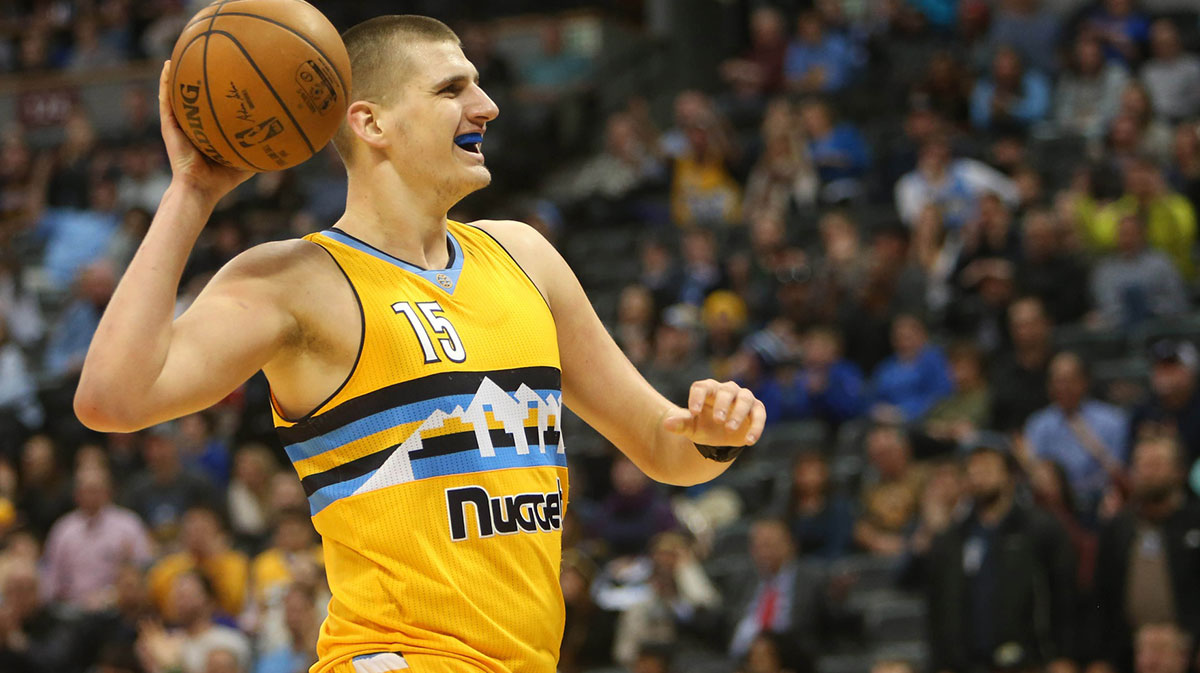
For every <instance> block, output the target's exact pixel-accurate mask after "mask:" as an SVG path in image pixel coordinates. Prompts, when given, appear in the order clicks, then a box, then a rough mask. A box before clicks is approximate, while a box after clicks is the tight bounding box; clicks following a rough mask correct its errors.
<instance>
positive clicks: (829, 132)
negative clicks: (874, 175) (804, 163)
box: [800, 100, 871, 203]
mask: <svg viewBox="0 0 1200 673" xmlns="http://www.w3.org/2000/svg"><path fill="white" fill-rule="evenodd" d="M800 123H801V125H802V126H803V127H804V133H805V134H806V135H807V136H808V155H809V157H810V158H811V160H812V163H813V166H814V167H815V168H816V170H817V177H818V178H819V180H820V183H821V191H820V199H821V201H822V202H824V203H840V202H843V201H852V200H855V199H857V198H859V197H860V196H862V193H863V189H864V184H863V180H864V179H865V178H866V173H867V169H869V168H870V161H871V157H870V152H869V150H868V149H867V143H866V140H865V139H863V137H862V134H861V133H860V132H859V131H858V129H856V128H855V127H854V126H853V125H852V124H850V123H848V122H838V121H837V120H836V119H835V118H834V116H833V111H832V110H831V109H830V107H829V104H828V103H825V102H823V101H819V100H814V101H809V102H807V103H804V104H802V105H801V106H800Z"/></svg>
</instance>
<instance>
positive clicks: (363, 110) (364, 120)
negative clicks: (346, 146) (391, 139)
mask: <svg viewBox="0 0 1200 673" xmlns="http://www.w3.org/2000/svg"><path fill="white" fill-rule="evenodd" d="M379 122H380V119H379V106H377V105H375V104H374V103H371V102H368V101H365V100H356V101H354V102H353V103H351V104H350V105H349V107H347V108H346V124H348V125H349V126H350V130H351V131H353V132H354V135H356V136H358V137H359V139H361V140H362V141H363V142H364V143H366V144H367V145H370V146H371V147H374V148H376V149H381V148H383V147H385V146H386V145H387V144H388V141H387V138H385V137H384V134H383V128H382V126H380V123H379Z"/></svg>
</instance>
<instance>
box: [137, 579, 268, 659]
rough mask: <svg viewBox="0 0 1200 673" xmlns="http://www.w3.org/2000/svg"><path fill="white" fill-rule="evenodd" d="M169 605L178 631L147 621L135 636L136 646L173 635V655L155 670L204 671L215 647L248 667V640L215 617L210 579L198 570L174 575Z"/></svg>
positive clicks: (215, 603) (147, 646) (213, 594)
mask: <svg viewBox="0 0 1200 673" xmlns="http://www.w3.org/2000/svg"><path fill="white" fill-rule="evenodd" d="M170 592H171V593H170V608H169V609H168V610H167V613H168V614H170V615H173V621H174V623H175V624H176V625H177V626H178V627H179V633H178V634H167V633H163V632H162V631H161V627H155V626H153V625H147V626H145V627H143V631H142V634H141V636H140V637H139V642H138V645H139V647H146V648H147V649H160V650H161V649H170V648H155V647H153V646H152V645H149V644H148V642H147V641H149V642H151V643H152V642H155V641H162V640H165V639H174V640H175V643H176V644H175V647H174V651H175V652H177V653H178V654H177V658H176V659H175V660H174V661H170V663H169V664H168V665H165V666H164V665H162V664H161V663H160V668H159V670H163V669H165V670H167V671H169V670H171V669H172V668H178V669H180V670H182V671H183V673H207V671H206V669H207V665H208V662H209V656H210V655H211V653H212V652H214V651H218V650H228V651H230V652H232V653H233V654H234V655H235V657H236V659H237V663H238V666H239V667H240V668H242V669H245V668H247V667H248V665H249V663H250V657H251V649H250V641H249V639H247V638H246V636H245V635H244V634H242V633H241V632H240V631H238V630H237V629H234V628H230V627H228V626H225V625H223V624H219V623H217V622H216V621H215V616H216V610H217V602H216V599H217V596H216V592H215V591H214V590H213V585H212V583H211V582H210V581H209V580H208V579H207V578H205V577H204V576H203V575H201V574H200V573H197V572H194V571H189V572H184V573H181V574H179V575H176V576H175V577H174V578H173V579H172V582H171V586H170Z"/></svg>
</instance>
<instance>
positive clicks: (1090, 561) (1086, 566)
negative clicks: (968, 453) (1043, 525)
mask: <svg viewBox="0 0 1200 673" xmlns="http://www.w3.org/2000/svg"><path fill="white" fill-rule="evenodd" d="M1016 441H1017V443H1018V445H1019V444H1020V441H1021V440H1020V438H1019V437H1018V438H1016ZM1017 455H1018V457H1019V459H1020V453H1018V454H1017ZM1023 459H1024V460H1025V461H1026V464H1024V465H1023V466H1022V468H1023V469H1024V470H1025V471H1026V473H1027V474H1028V475H1029V489H1030V491H1031V492H1032V493H1033V502H1034V504H1035V505H1037V507H1039V508H1040V509H1042V510H1044V511H1046V512H1047V513H1048V514H1050V515H1051V516H1053V517H1054V518H1055V519H1057V520H1058V523H1059V524H1060V525H1062V527H1063V529H1064V530H1066V531H1067V536H1068V537H1069V538H1070V540H1071V548H1072V549H1074V550H1075V559H1076V561H1077V568H1078V572H1077V573H1076V576H1077V577H1078V578H1079V581H1078V583H1077V584H1076V586H1077V587H1078V588H1079V590H1080V591H1081V592H1086V591H1089V590H1090V589H1091V587H1092V580H1093V578H1094V576H1095V571H1096V543H1097V540H1096V532H1095V531H1094V530H1092V529H1091V528H1088V527H1086V526H1084V522H1083V520H1082V519H1081V518H1080V516H1079V508H1078V506H1077V505H1076V504H1075V493H1074V492H1073V491H1072V490H1071V483H1070V482H1069V481H1067V472H1066V470H1064V469H1063V468H1062V465H1059V464H1058V463H1056V462H1054V461H1051V460H1044V459H1032V461H1031V460H1030V458H1029V456H1028V455H1025V456H1024V458H1023ZM1080 597H1081V598H1083V599H1085V600H1086V598H1085V596H1083V595H1082V594H1081V595H1080Z"/></svg>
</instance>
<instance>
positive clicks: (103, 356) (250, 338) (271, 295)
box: [75, 241, 311, 432]
mask: <svg viewBox="0 0 1200 673" xmlns="http://www.w3.org/2000/svg"><path fill="white" fill-rule="evenodd" d="M297 246H310V244H308V243H306V242H299V241H289V242H280V243H272V244H266V245H262V246H257V247H255V248H252V249H251V250H248V251H246V252H244V253H242V254H241V255H239V256H238V257H237V258H235V259H234V260H233V261H231V262H230V263H229V264H227V265H226V266H225V268H223V269H221V271H219V272H218V273H217V274H216V276H214V277H213V279H212V280H211V281H210V282H209V284H208V286H207V287H205V288H204V290H203V291H202V292H201V293H200V295H199V296H198V297H197V299H196V300H195V301H194V302H193V303H192V305H191V306H190V307H189V308H188V309H187V311H185V312H184V313H183V315H181V316H180V317H179V318H178V319H176V320H174V321H173V322H172V323H171V325H170V326H169V328H168V329H167V330H165V333H163V334H158V335H150V334H147V335H145V336H141V335H138V334H137V333H136V332H135V331H134V330H133V329H131V328H130V326H129V325H127V324H114V325H113V326H112V329H111V330H110V333H109V334H107V335H106V334H101V333H100V332H99V331H98V332H97V338H96V339H95V340H94V341H93V344H92V347H91V349H90V350H89V353H88V358H87V362H86V363H85V365H84V371H83V374H82V376H81V379H80V384H79V388H78V390H77V391H76V397H75V411H76V414H77V415H78V416H79V419H80V420H81V421H82V422H83V423H84V424H85V425H88V426H89V427H91V428H93V429H96V430H101V431H110V432H111V431H132V430H137V429H140V428H143V427H147V426H150V425H153V424H155V423H160V422H163V421H166V420H170V419H173V418H178V417H179V416H183V415H186V414H189V413H192V412H194V411H199V410H201V409H205V408H207V407H209V406H211V405H213V404H215V403H217V402H219V401H220V400H221V399H223V398H224V397H225V396H226V395H228V394H229V393H230V392H232V391H233V390H234V389H236V388H237V386H239V385H241V384H242V383H243V382H245V381H246V380H247V379H248V378H250V377H251V376H252V375H254V373H255V372H257V371H258V370H259V369H261V368H263V367H264V366H265V365H267V363H269V362H270V361H271V360H272V359H273V358H275V357H276V356H277V355H278V354H279V353H280V352H281V350H282V349H283V348H284V346H285V345H286V344H287V343H288V341H289V339H293V338H294V334H295V332H296V331H297V329H298V326H297V322H296V319H295V317H294V315H293V313H292V312H291V310H290V307H289V302H288V300H287V294H286V293H287V292H289V291H294V285H292V287H291V288H289V284H294V282H295V276H296V275H297V270H295V269H289V264H294V263H295V261H296V259H297V257H303V256H304V252H303V251H300V250H299V249H298V247H297ZM310 247H311V246H310ZM131 298H132V297H131ZM111 308H112V307H110V310H111ZM121 322H128V321H121ZM139 341H141V343H139Z"/></svg>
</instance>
